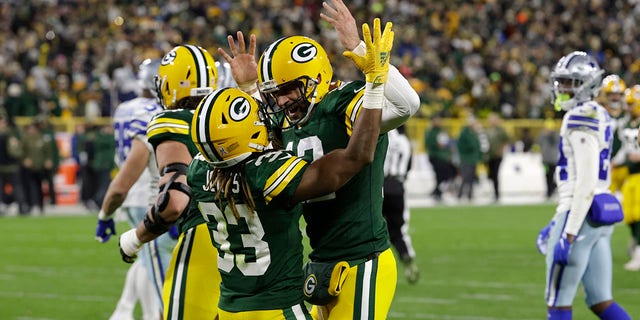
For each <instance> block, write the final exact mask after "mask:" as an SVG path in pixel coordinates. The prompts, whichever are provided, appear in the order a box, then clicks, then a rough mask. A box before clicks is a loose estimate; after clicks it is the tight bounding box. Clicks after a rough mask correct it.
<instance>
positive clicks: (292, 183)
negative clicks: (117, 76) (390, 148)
mask: <svg viewBox="0 0 640 320" xmlns="http://www.w3.org/2000/svg"><path fill="white" fill-rule="evenodd" d="M363 33H364V34H365V39H368V40H369V41H367V50H368V52H369V53H370V54H369V55H367V56H366V57H357V58H356V59H360V60H359V61H362V63H366V64H369V65H370V67H369V68H368V71H367V79H369V80H370V81H369V82H368V83H367V85H366V89H364V98H363V99H364V101H363V103H362V109H360V110H361V111H360V112H359V117H358V120H357V123H356V125H355V128H354V131H353V135H352V137H351V140H350V141H349V143H348V145H347V146H346V148H344V149H336V150H334V151H333V152H331V153H328V154H327V155H325V156H323V157H322V158H320V159H319V160H317V161H315V162H313V163H309V162H307V161H305V160H304V159H302V158H300V157H298V156H296V155H295V154H294V153H293V152H291V151H284V150H275V149H271V148H270V140H269V134H268V130H267V127H266V125H265V123H264V121H263V119H264V118H262V117H260V115H259V107H258V101H257V100H255V99H254V98H253V97H251V96H249V95H248V94H247V93H245V92H243V91H241V90H239V89H235V88H226V89H220V90H216V91H214V92H213V93H211V94H210V95H208V96H206V97H205V98H204V99H203V101H202V103H201V104H200V105H199V106H198V108H197V109H196V112H195V115H194V117H193V122H192V124H191V138H192V139H193V140H194V143H195V144H196V146H197V147H198V149H199V151H200V154H199V155H198V156H196V158H195V159H194V160H193V161H192V162H191V165H190V166H189V171H188V174H187V176H188V181H189V186H190V187H191V188H192V189H193V195H194V198H195V199H196V200H197V201H198V203H199V208H200V211H201V212H202V214H203V216H204V217H205V220H207V222H208V225H209V228H210V229H211V231H212V234H213V239H214V245H215V246H216V247H217V248H218V250H219V253H220V255H219V257H218V268H219V270H220V274H221V276H222V284H221V296H220V300H219V315H220V319H221V320H225V319H257V320H262V319H265V320H266V319H311V315H310V314H309V313H308V311H307V309H306V306H305V305H304V303H303V301H304V299H303V292H302V290H300V287H301V285H302V284H303V280H304V274H303V270H302V260H303V257H302V250H303V247H302V234H301V232H300V225H299V221H300V216H301V213H302V212H301V210H300V208H299V206H297V204H298V203H299V202H300V201H302V200H307V199H311V198H315V197H318V196H322V195H324V194H327V193H330V192H334V191H336V190H338V189H339V188H340V187H341V186H343V185H344V184H345V183H347V181H348V180H349V179H351V178H352V177H353V176H354V175H355V174H356V173H358V172H359V171H360V170H361V169H362V168H363V167H364V166H366V165H368V164H369V163H371V161H373V156H374V153H375V149H376V145H377V142H378V136H379V132H380V118H381V114H382V104H383V101H384V97H383V93H382V91H383V84H384V82H385V81H386V74H387V72H388V53H389V51H390V50H391V46H392V43H393V32H392V31H391V24H390V23H389V24H388V25H387V27H386V28H385V31H384V33H382V34H381V31H380V23H379V22H377V23H376V24H375V25H374V31H373V34H374V40H375V45H374V43H373V42H372V41H371V40H370V39H371V38H370V37H371V36H370V35H369V29H368V26H363ZM376 85H377V86H376ZM328 289H329V288H328V287H325V290H328ZM337 290H338V291H339V286H338V288H337Z"/></svg>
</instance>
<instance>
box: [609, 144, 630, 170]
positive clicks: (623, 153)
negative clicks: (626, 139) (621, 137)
mask: <svg viewBox="0 0 640 320" xmlns="http://www.w3.org/2000/svg"><path fill="white" fill-rule="evenodd" d="M627 149H628V147H627V146H626V145H625V144H624V143H623V144H622V146H621V147H620V149H618V153H616V155H615V157H613V158H612V159H611V163H612V164H613V165H614V166H622V165H624V162H625V161H626V160H627Z"/></svg>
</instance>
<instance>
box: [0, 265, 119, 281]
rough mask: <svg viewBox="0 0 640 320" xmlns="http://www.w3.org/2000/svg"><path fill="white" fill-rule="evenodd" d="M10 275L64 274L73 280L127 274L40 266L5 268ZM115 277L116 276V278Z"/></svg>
mask: <svg viewBox="0 0 640 320" xmlns="http://www.w3.org/2000/svg"><path fill="white" fill-rule="evenodd" d="M3 268H4V269H5V270H6V271H8V272H9V273H10V274H14V275H15V274H37V275H43V276H51V275H54V276H56V277H59V276H60V275H62V274H64V275H65V276H68V275H72V276H73V278H76V277H86V276H87V275H96V274H114V273H115V274H119V273H122V274H125V273H126V270H124V271H122V270H115V271H114V270H113V268H108V267H104V268H92V267H90V266H87V267H78V266H46V267H45V266H38V265H6V266H4V267H3ZM114 277H115V276H114Z"/></svg>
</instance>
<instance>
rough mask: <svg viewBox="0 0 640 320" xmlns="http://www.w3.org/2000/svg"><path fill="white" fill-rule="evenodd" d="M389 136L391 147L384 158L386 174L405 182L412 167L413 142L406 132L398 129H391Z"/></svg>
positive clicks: (386, 176)
mask: <svg viewBox="0 0 640 320" xmlns="http://www.w3.org/2000/svg"><path fill="white" fill-rule="evenodd" d="M388 136H389V147H388V148H387V156H386V158H385V160H384V176H385V178H388V177H393V178H396V179H398V180H399V181H401V182H404V180H405V179H406V178H407V173H408V172H409V169H410V168H411V142H410V141H409V138H407V136H406V135H405V134H402V133H400V132H398V129H393V130H391V131H389V132H388Z"/></svg>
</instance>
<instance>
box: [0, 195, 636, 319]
mask: <svg viewBox="0 0 640 320" xmlns="http://www.w3.org/2000/svg"><path fill="white" fill-rule="evenodd" d="M552 210H553V206H552V205H526V206H476V207H472V206H467V207H465V206H455V207H432V208H421V209H413V210H412V217H411V228H410V232H411V235H412V238H413V245H414V247H415V250H416V252H417V261H418V264H419V267H420V271H421V279H420V281H419V283H418V284H417V285H409V284H408V283H407V281H406V280H405V278H404V273H403V270H402V266H401V265H399V270H398V275H399V279H398V287H397V290H396V295H395V299H394V301H393V305H392V307H391V312H390V314H389V319H438V320H494V319H503V320H507V319H513V320H515V319H518V320H533V319H545V315H546V313H545V305H544V300H543V293H544V292H543V291H544V258H543V257H542V256H541V255H539V254H538V252H537V251H536V248H535V245H534V242H535V236H536V235H537V232H538V230H539V229H540V228H541V227H542V226H544V225H545V224H546V222H547V221H548V219H549V218H550V216H551V212H552ZM95 219H96V218H95V217H94V216H92V215H82V216H77V215H76V216H45V217H5V218H0V241H1V242H2V243H3V244H4V245H2V246H1V249H0V250H1V251H0V257H1V258H0V319H17V320H18V319H19V320H32V319H37V320H44V319H65V320H67V319H83V320H84V319H108V317H109V315H110V314H111V312H112V311H113V309H114V307H115V305H116V302H117V300H118V298H119V295H120V292H121V289H122V284H123V281H124V276H125V273H126V270H127V267H128V265H127V264H125V263H123V262H121V260H120V255H119V253H118V247H117V240H114V239H112V240H111V241H109V242H108V243H106V244H100V243H97V242H96V241H95V240H94V239H93V233H94V228H95V221H96V220H95ZM125 228H126V227H125V225H124V224H120V225H118V229H117V230H118V232H122V231H124V230H126V229H125ZM628 235H629V232H628V230H627V227H626V226H624V225H618V226H617V228H616V231H615V233H614V236H613V240H612V247H613V254H614V257H613V260H614V261H613V263H614V284H613V286H614V288H613V291H614V296H615V298H616V300H617V301H618V302H619V303H620V304H621V305H623V306H624V307H625V308H626V309H627V310H628V311H629V313H630V314H631V315H632V317H635V318H639V319H640V303H638V301H639V299H640V273H637V272H636V273H633V272H628V271H625V270H624V269H623V268H622V265H623V264H624V263H625V262H626V261H627V259H628V257H627V253H626V246H627V242H628ZM580 290H581V289H580ZM574 319H597V318H596V317H595V316H594V315H592V314H591V313H590V312H589V311H588V310H587V308H586V306H585V304H584V294H583V293H582V292H579V294H578V296H577V298H576V301H575V304H574Z"/></svg>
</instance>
